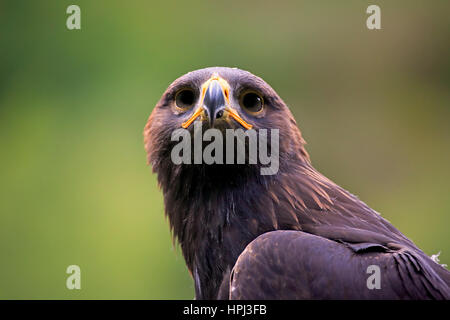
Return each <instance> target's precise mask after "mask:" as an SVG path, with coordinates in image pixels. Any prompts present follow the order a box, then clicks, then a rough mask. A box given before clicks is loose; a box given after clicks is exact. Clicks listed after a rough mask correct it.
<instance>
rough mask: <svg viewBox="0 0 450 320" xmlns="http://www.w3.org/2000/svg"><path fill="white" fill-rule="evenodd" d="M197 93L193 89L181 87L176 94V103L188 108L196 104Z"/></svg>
mask: <svg viewBox="0 0 450 320" xmlns="http://www.w3.org/2000/svg"><path fill="white" fill-rule="evenodd" d="M194 102H195V93H194V91H193V90H192V89H181V90H180V91H178V92H177V94H176V95H175V103H176V104H177V107H178V108H181V109H188V108H191V107H192V106H193V105H194Z"/></svg>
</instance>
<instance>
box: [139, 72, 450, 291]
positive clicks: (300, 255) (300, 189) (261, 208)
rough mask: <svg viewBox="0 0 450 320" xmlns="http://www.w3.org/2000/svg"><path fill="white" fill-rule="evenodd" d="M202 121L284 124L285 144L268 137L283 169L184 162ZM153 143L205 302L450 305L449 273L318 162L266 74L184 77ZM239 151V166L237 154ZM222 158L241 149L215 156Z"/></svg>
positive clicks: (154, 118) (231, 126)
mask: <svg viewBox="0 0 450 320" xmlns="http://www.w3.org/2000/svg"><path fill="white" fill-rule="evenodd" d="M195 125H197V126H200V128H201V129H204V130H207V129H211V128H215V129H217V130H219V132H222V133H223V132H225V131H226V130H239V129H240V130H242V131H251V130H253V131H255V132H263V129H266V130H272V129H277V134H278V140H277V146H276V148H275V145H274V142H273V140H271V139H269V138H267V137H266V138H267V139H266V140H264V142H267V148H268V151H271V152H272V153H273V152H275V151H277V152H278V157H277V166H276V169H277V170H276V172H274V174H262V171H261V168H262V167H263V164H262V163H261V161H260V159H257V161H253V162H251V161H249V160H250V157H251V156H250V152H248V151H247V150H246V151H245V161H244V163H242V161H241V162H240V163H239V162H237V163H231V164H230V163H225V162H224V161H215V162H213V163H205V162H196V161H194V160H195V159H194V157H195V155H194V153H195V152H192V153H188V152H187V151H183V156H186V158H185V159H186V160H187V161H184V162H181V163H175V162H174V161H173V158H172V156H173V154H172V152H173V149H174V147H175V146H176V145H177V143H179V140H177V139H174V137H173V133H174V132H175V131H176V130H185V131H186V132H188V133H189V135H191V136H194V135H195V129H194V127H195ZM144 137H145V148H146V151H147V154H148V163H149V164H151V166H152V168H153V171H154V172H156V173H157V176H158V182H159V184H160V186H161V188H162V192H163V195H164V203H165V212H166V215H167V216H168V218H169V222H170V227H171V229H172V232H173V235H174V237H175V238H176V239H177V240H178V242H179V243H180V246H181V249H182V252H183V256H184V258H185V261H186V264H187V267H188V269H189V271H190V273H191V275H192V277H193V280H194V285H195V296H196V299H449V298H450V290H449V283H450V272H449V271H447V270H446V269H445V268H444V267H442V266H441V265H439V264H438V263H436V262H435V261H433V260H432V259H430V258H429V257H428V256H427V255H426V254H425V253H424V252H422V251H421V250H420V249H419V248H418V247H417V246H416V245H415V244H414V243H413V242H412V241H411V240H409V239H408V238H407V237H405V236H404V235H403V234H402V233H401V232H400V231H398V230H397V229H396V228H395V227H394V226H392V225H391V224H390V223H389V222H388V221H387V220H386V219H384V218H383V217H381V216H380V214H379V213H377V212H375V211H374V210H372V209H371V208H369V207H368V206H367V205H366V204H365V203H363V202H362V201H360V200H359V199H358V198H357V197H356V196H354V195H352V194H351V193H349V192H348V191H346V190H344V189H343V188H341V187H339V186H338V185H336V184H335V183H334V182H332V181H330V180H329V179H327V178H326V177H324V176H323V175H322V174H320V173H319V172H318V171H317V170H315V169H314V168H313V167H312V165H311V162H310V159H309V155H308V153H307V152H306V150H305V146H304V145H305V141H304V140H303V138H302V135H301V133H300V131H299V129H298V128H297V124H296V121H295V120H294V118H293V116H292V114H291V112H290V111H289V109H288V107H287V106H286V104H285V103H284V102H283V100H282V99H281V98H280V97H279V96H278V94H277V93H276V92H275V91H274V90H273V89H272V88H271V87H270V86H269V85H268V84H267V83H266V82H265V81H264V80H262V79H261V78H259V77H257V76H255V75H253V74H251V73H249V72H247V71H243V70H240V69H237V68H223V67H215V68H206V69H201V70H196V71H193V72H190V73H188V74H186V75H184V76H182V77H180V78H178V79H177V80H176V81H174V82H173V83H172V84H171V85H170V86H169V88H168V89H167V90H166V92H165V93H164V94H163V96H162V98H161V99H160V101H159V102H158V103H157V105H156V107H155V108H154V110H153V112H152V114H151V115H150V118H149V120H148V123H147V125H146V126H145V130H144ZM234 140H235V141H236V140H237V139H234ZM209 141H212V138H210V140H209ZM229 141H230V140H229V139H228V140H227V141H226V142H229ZM191 143H192V141H191ZM259 143H261V141H260V142H258V147H261V146H263V143H261V145H260V144H259ZM207 144H208V141H202V142H201V144H200V147H201V149H200V152H201V151H202V150H204V148H205V147H206V146H207ZM244 145H245V146H248V145H249V142H248V139H245V144H244ZM194 151H195V150H194ZM219 151H220V152H219ZM231 151H233V152H231V153H233V154H232V156H231V160H233V159H235V158H236V155H237V153H238V150H236V149H231ZM185 152H186V154H184V153H185ZM222 152H223V153H224V156H227V155H228V154H229V153H230V149H226V148H225V146H224V145H223V150H220V149H216V150H215V152H213V153H212V154H213V155H214V156H215V155H216V154H214V153H217V154H219V153H222ZM227 153H228V154H227ZM191 159H192V160H193V161H190V160H191ZM219 160H220V159H219Z"/></svg>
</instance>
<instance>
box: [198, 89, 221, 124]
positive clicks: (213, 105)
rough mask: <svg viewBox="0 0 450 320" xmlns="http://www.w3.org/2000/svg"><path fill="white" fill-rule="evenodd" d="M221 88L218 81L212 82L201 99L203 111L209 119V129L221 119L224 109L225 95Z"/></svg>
mask: <svg viewBox="0 0 450 320" xmlns="http://www.w3.org/2000/svg"><path fill="white" fill-rule="evenodd" d="M223 91H224V90H223V89H222V86H221V85H220V83H219V81H218V80H213V81H211V83H210V84H209V86H208V89H206V93H205V96H204V98H203V109H204V110H205V112H206V115H207V116H208V119H209V124H210V126H211V127H213V125H214V121H215V120H216V119H219V118H221V117H223V112H224V110H225V107H226V101H225V94H224V92H223Z"/></svg>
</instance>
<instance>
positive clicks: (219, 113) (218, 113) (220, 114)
mask: <svg viewBox="0 0 450 320" xmlns="http://www.w3.org/2000/svg"><path fill="white" fill-rule="evenodd" d="M222 116H223V110H219V111H218V112H217V114H216V118H217V119H219V118H222Z"/></svg>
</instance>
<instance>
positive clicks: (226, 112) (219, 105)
mask: <svg viewBox="0 0 450 320" xmlns="http://www.w3.org/2000/svg"><path fill="white" fill-rule="evenodd" d="M200 115H205V116H206V117H207V118H208V120H209V124H210V127H211V128H212V127H213V126H214V122H215V121H216V120H217V119H220V118H224V117H231V118H233V119H234V120H236V121H237V122H238V123H239V124H240V125H242V126H243V127H244V128H246V129H247V130H248V129H251V128H252V127H253V126H252V125H251V124H249V123H247V122H246V121H245V120H244V119H242V118H241V116H240V115H239V114H238V113H237V112H236V111H235V110H234V109H233V108H231V106H230V85H229V84H228V82H227V81H226V80H225V79H223V78H221V77H219V76H218V75H217V74H213V75H212V77H211V78H210V79H208V80H207V81H206V82H205V83H204V84H203V85H202V90H201V96H200V104H199V106H198V107H197V110H196V111H195V112H194V114H193V115H192V116H191V117H190V118H189V119H188V120H187V121H186V122H183V123H182V124H181V126H182V127H183V128H185V129H186V128H188V127H189V126H190V125H191V124H192V122H194V120H195V119H197V118H198V117H199V116H200Z"/></svg>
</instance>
